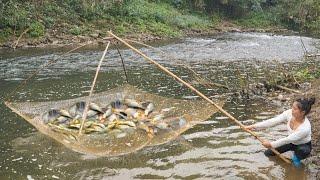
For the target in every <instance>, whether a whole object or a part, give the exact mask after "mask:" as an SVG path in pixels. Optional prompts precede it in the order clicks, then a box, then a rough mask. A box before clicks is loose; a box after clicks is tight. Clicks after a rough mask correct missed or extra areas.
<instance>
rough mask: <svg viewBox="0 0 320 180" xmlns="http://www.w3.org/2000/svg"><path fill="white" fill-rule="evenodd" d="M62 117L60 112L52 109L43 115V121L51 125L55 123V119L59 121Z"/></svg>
mask: <svg viewBox="0 0 320 180" xmlns="http://www.w3.org/2000/svg"><path fill="white" fill-rule="evenodd" d="M59 116H60V113H59V110H57V109H51V110H49V111H48V112H46V113H44V114H43V115H42V120H43V122H44V123H46V124H47V123H49V122H52V121H54V120H55V119H57V118H58V117H59Z"/></svg>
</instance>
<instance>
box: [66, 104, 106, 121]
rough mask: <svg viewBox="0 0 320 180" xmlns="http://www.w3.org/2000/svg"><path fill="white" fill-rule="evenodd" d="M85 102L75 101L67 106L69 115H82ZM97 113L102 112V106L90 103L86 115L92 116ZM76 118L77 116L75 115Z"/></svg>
mask: <svg viewBox="0 0 320 180" xmlns="http://www.w3.org/2000/svg"><path fill="white" fill-rule="evenodd" d="M85 107H86V103H85V102H84V101H80V102H77V103H76V104H74V105H73V106H71V107H70V108H69V112H70V116H72V117H77V116H81V117H82V116H83V112H84V110H85ZM98 113H104V112H103V110H102V108H101V107H100V106H99V105H97V104H95V103H90V105H89V109H88V111H87V117H93V116H95V115H97V114H98ZM77 118H78V117H77Z"/></svg>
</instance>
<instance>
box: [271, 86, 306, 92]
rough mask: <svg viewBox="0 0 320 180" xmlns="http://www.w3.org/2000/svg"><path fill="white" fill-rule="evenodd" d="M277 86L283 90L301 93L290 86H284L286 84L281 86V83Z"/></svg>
mask: <svg viewBox="0 0 320 180" xmlns="http://www.w3.org/2000/svg"><path fill="white" fill-rule="evenodd" d="M276 87H277V88H279V89H282V90H286V91H289V92H294V93H299V94H301V92H300V91H298V90H295V89H290V88H287V87H284V86H281V85H276Z"/></svg>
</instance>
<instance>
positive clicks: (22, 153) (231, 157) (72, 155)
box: [0, 33, 320, 179]
mask: <svg viewBox="0 0 320 180" xmlns="http://www.w3.org/2000/svg"><path fill="white" fill-rule="evenodd" d="M302 40H303V42H304V44H305V46H306V48H307V50H308V51H310V52H314V53H316V52H318V51H319V50H318V48H317V47H318V46H319V44H320V43H319V41H318V40H315V39H311V38H306V37H303V38H302ZM158 49H160V50H162V51H164V52H166V53H170V55H171V57H174V58H175V59H178V60H179V62H181V61H183V62H184V63H186V64H188V65H189V66H191V67H192V69H193V70H194V71H196V72H197V73H199V74H201V75H202V76H203V77H206V78H208V79H210V80H211V81H212V82H216V83H221V84H225V85H227V86H229V87H230V88H231V89H232V90H231V91H228V90H224V89H222V88H216V87H206V86H202V85H199V84H198V83H196V81H195V79H194V77H193V75H192V73H191V72H190V71H188V70H187V69H186V68H183V67H182V66H178V65H177V60H172V58H168V57H167V58H165V57H163V56H162V55H160V54H159V53H156V52H155V51H154V50H152V49H147V48H141V50H142V51H143V52H145V53H146V54H148V55H149V56H151V57H152V58H153V59H155V60H157V61H158V62H160V63H161V64H163V65H164V66H166V67H168V68H169V69H170V70H171V71H173V72H174V73H177V74H178V75H179V76H180V77H182V78H183V79H184V80H186V81H188V82H191V83H193V84H194V86H195V87H197V88H198V89H199V90H200V91H201V92H203V93H204V94H206V95H207V96H209V97H212V98H216V97H223V98H225V99H226V100H227V101H226V104H225V106H224V109H226V110H227V111H228V112H230V113H231V114H232V115H234V117H236V118H237V119H239V120H240V121H242V122H243V123H246V124H251V123H254V122H259V121H261V120H263V119H267V118H270V117H273V116H275V115H276V114H278V113H279V112H281V111H282V110H283V109H286V108H288V107H279V106H275V105H273V104H267V103H266V102H265V101H264V100H263V99H262V98H259V97H258V96H257V97H251V99H246V98H243V97H239V96H234V95H232V94H233V92H234V91H237V89H238V88H239V86H240V85H241V80H239V79H240V78H239V77H247V78H248V80H249V81H250V82H257V81H258V82H261V81H262V80H264V79H265V78H266V77H267V75H268V73H270V72H272V73H279V72H280V71H281V69H286V70H291V69H294V68H297V67H298V66H301V65H306V64H307V63H310V62H304V61H303V60H302V58H303V48H302V46H301V39H300V37H296V36H276V35H270V34H237V33H235V34H223V35H220V36H217V37H204V38H203V37H202V38H188V39H184V40H179V41H175V42H170V43H165V44H161V45H158ZM62 52H63V50H61V49H56V50H48V49H28V50H20V51H18V52H8V51H1V52H0V55H1V56H0V58H1V60H0V72H1V73H0V89H1V91H0V93H1V97H2V96H4V95H7V94H9V93H10V92H12V91H14V90H15V88H16V87H17V85H18V84H19V83H21V82H22V81H23V80H25V79H26V78H27V77H29V76H30V75H31V74H32V73H33V72H34V71H35V70H36V69H38V68H39V67H41V66H42V65H43V64H44V63H46V62H48V61H50V60H52V59H55V58H57V57H58V56H59V54H61V53H62ZM121 52H122V53H123V56H124V57H125V63H126V67H127V70H128V82H129V84H131V85H135V86H136V87H138V88H140V89H143V90H145V91H148V92H151V93H155V94H159V95H162V96H166V97H174V98H184V99H199V97H197V96H196V95H195V94H193V93H192V92H191V91H190V90H188V89H187V88H185V87H183V86H182V85H181V84H178V83H176V82H175V81H174V80H173V79H172V78H170V77H168V76H166V75H164V74H163V73H161V72H160V71H159V70H158V69H156V68H155V67H153V66H152V65H150V64H148V63H145V62H144V61H143V60H142V59H141V58H139V57H138V56H137V55H135V54H133V53H132V52H130V51H128V50H126V49H121ZM101 55H102V50H101V48H90V49H86V50H82V51H78V52H74V53H72V54H68V55H66V56H64V57H63V59H61V60H59V61H57V62H56V63H55V64H53V65H51V66H50V67H49V68H44V69H43V70H41V71H40V72H39V74H38V75H37V76H36V77H35V78H33V79H32V80H30V81H29V83H28V84H27V85H26V86H24V87H23V88H22V89H19V90H17V92H15V93H14V94H12V95H10V96H9V97H8V98H9V99H12V100H15V101H49V100H60V99H69V98H75V97H79V96H84V95H87V94H88V90H89V89H90V85H91V81H92V79H93V75H94V70H95V69H96V66H97V62H98V60H99V59H100V57H101ZM315 65H316V66H317V67H319V65H318V64H315ZM279 66H281V67H282V68H279ZM266 67H267V68H266ZM125 83H126V80H125V77H124V73H123V70H122V69H121V63H120V59H119V57H118V55H117V51H115V50H110V51H109V53H108V54H107V58H106V61H105V62H104V64H103V66H102V72H101V74H100V75H99V78H98V82H97V87H96V91H97V92H100V91H104V90H107V89H111V88H114V87H116V86H118V85H121V84H125ZM0 114H1V116H0V134H1V136H0V142H1V146H0V152H1V156H0V179H26V178H28V179H32V178H33V179H111V178H117V179H120V178H125V179H133V178H139V179H143V178H146V179H152V178H156V179H162V178H174V179H181V178H182V179H194V178H200V179H306V178H307V174H306V173H305V172H304V168H301V169H295V168H293V167H292V166H291V165H287V164H285V163H284V162H282V161H281V160H279V159H278V158H267V157H265V156H264V155H263V151H264V150H265V149H264V148H263V147H262V146H261V145H260V143H259V142H258V141H257V140H255V139H254V138H252V137H251V136H250V135H248V134H247V133H244V132H243V131H242V130H240V129H239V128H238V127H237V126H236V125H235V124H234V123H232V122H231V121H230V120H229V119H228V118H227V117H225V116H224V115H223V114H220V113H216V114H214V115H213V116H212V117H211V118H209V119H208V120H207V121H205V122H202V123H201V124H199V125H196V126H194V127H193V128H192V129H189V130H188V131H186V132H185V133H183V134H182V136H181V137H179V138H178V139H176V140H175V141H172V142H170V143H167V144H164V145H160V146H155V147H147V148H144V149H142V150H139V151H137V152H135V153H131V154H128V155H123V156H118V157H93V156H88V155H84V154H79V153H76V152H73V151H71V150H69V149H67V148H65V147H64V146H62V145H61V144H59V143H57V142H55V141H54V140H52V139H50V138H48V137H46V136H44V135H42V134H40V133H39V132H37V130H36V129H35V128H33V127H32V126H31V125H30V124H28V123H27V122H26V121H24V120H23V119H22V118H20V117H18V116H17V115H16V114H14V113H12V112H10V110H9V109H8V108H6V107H5V106H4V104H3V103H2V102H1V104H0ZM258 134H259V135H260V136H261V137H264V138H266V139H269V140H274V139H277V138H280V137H284V136H285V135H286V131H285V126H284V125H279V126H276V127H275V128H272V129H270V130H265V131H261V132H259V133H258ZM288 155H290V154H288Z"/></svg>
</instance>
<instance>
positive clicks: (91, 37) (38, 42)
mask: <svg viewBox="0 0 320 180" xmlns="http://www.w3.org/2000/svg"><path fill="white" fill-rule="evenodd" d="M107 31H108V30H105V31H102V30H96V31H94V32H93V33H90V34H86V35H72V34H66V33H63V32H60V33H58V31H57V30H51V31H49V32H47V33H46V34H45V35H44V36H42V37H38V38H28V37H24V35H23V34H22V35H21V37H15V36H13V37H11V38H9V39H8V40H7V41H6V42H3V43H0V48H8V49H19V48H30V47H39V48H44V47H53V48H55V47H64V46H77V45H81V44H86V43H90V44H91V45H99V44H105V43H106V42H107V41H108V40H110V39H109V38H108V37H109V36H108V33H107ZM226 32H261V33H278V34H296V33H295V32H294V31H291V30H288V29H285V28H278V27H273V28H245V27H242V26H239V25H237V24H234V23H232V22H228V21H224V22H221V23H220V24H219V25H218V26H215V27H211V28H205V29H188V30H183V31H181V33H180V35H177V36H165V35H164V36H160V35H157V34H153V33H134V32H132V33H127V34H120V36H121V37H122V38H126V39H132V40H136V41H140V42H145V43H147V42H155V41H159V40H169V39H175V38H184V37H190V36H193V37H194V36H206V35H217V34H219V33H226Z"/></svg>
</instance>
